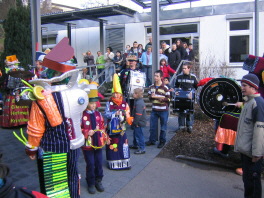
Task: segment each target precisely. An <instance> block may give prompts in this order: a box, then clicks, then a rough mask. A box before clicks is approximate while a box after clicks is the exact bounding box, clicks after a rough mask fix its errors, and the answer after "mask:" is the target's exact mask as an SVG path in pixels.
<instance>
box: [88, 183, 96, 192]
mask: <svg viewBox="0 0 264 198" xmlns="http://www.w3.org/2000/svg"><path fill="white" fill-rule="evenodd" d="M88 192H89V193H90V194H95V192H96V190H95V186H94V185H92V186H88Z"/></svg>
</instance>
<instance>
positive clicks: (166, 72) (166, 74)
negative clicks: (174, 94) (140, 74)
mask: <svg viewBox="0 0 264 198" xmlns="http://www.w3.org/2000/svg"><path fill="white" fill-rule="evenodd" d="M160 70H161V71H162V72H163V78H165V77H170V74H169V73H171V74H174V73H175V72H176V71H175V70H174V69H172V68H171V67H170V66H169V65H161V66H160Z"/></svg>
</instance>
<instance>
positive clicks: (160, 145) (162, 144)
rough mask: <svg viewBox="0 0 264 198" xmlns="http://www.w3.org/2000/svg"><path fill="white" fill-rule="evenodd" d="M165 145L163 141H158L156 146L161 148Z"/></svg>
mask: <svg viewBox="0 0 264 198" xmlns="http://www.w3.org/2000/svg"><path fill="white" fill-rule="evenodd" d="M164 145H165V142H160V143H159V145H158V146H157V147H158V148H162V147H163V146H164Z"/></svg>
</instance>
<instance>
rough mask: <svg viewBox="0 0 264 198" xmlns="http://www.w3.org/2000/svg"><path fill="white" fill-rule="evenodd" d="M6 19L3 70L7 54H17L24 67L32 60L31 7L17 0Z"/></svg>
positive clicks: (2, 59) (2, 57)
mask: <svg viewBox="0 0 264 198" xmlns="http://www.w3.org/2000/svg"><path fill="white" fill-rule="evenodd" d="M16 2H17V3H16V6H15V7H12V8H10V10H9V12H8V15H7V18H6V19H5V20H4V24H3V27H4V31H5V41H4V51H3V53H2V54H1V62H0V64H1V65H2V71H3V62H4V60H5V57H6V56H9V55H13V54H15V55H17V58H18V59H19V61H20V65H21V66H22V67H25V68H26V66H27V64H29V63H31V62H32V46H31V21H30V8H29V6H26V5H24V4H23V1H22V0H16Z"/></svg>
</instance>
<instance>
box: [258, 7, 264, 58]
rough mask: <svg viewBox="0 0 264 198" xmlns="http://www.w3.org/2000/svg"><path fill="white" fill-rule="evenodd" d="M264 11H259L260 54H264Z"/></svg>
mask: <svg viewBox="0 0 264 198" xmlns="http://www.w3.org/2000/svg"><path fill="white" fill-rule="evenodd" d="M263 33H264V12H260V13H259V56H263V54H264V36H263Z"/></svg>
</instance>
